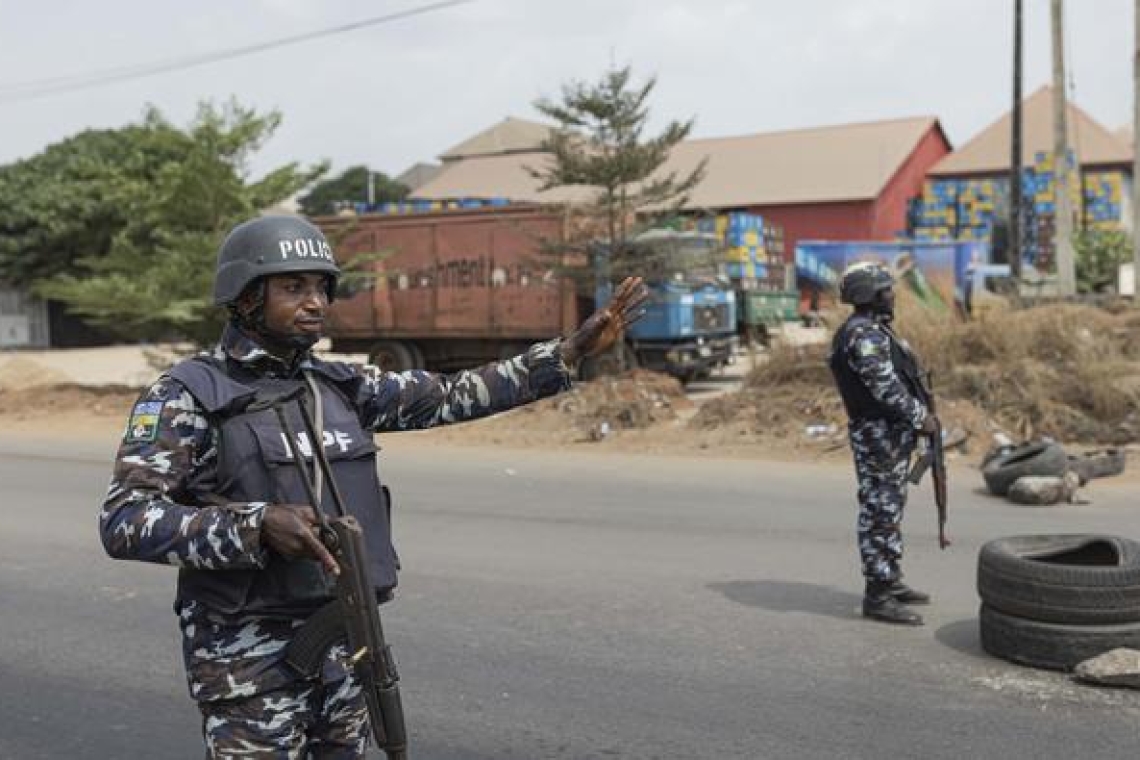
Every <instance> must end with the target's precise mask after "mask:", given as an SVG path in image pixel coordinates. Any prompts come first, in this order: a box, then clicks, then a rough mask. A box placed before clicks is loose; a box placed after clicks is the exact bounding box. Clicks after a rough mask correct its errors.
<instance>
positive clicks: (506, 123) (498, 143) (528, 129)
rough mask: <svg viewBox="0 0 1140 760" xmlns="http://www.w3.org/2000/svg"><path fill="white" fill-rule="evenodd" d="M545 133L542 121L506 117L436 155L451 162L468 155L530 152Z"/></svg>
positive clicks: (540, 141)
mask: <svg viewBox="0 0 1140 760" xmlns="http://www.w3.org/2000/svg"><path fill="white" fill-rule="evenodd" d="M549 134H550V127H549V126H548V125H546V124H540V123H538V122H537V121H527V120H526V119H516V118H515V117H513V116H508V117H507V118H505V119H503V120H502V121H500V122H499V123H498V124H495V125H494V126H492V127H488V128H487V129H485V130H483V131H482V132H480V133H479V134H477V135H475V136H474V137H469V138H467V139H466V140H464V141H463V142H461V143H459V144H458V145H456V146H454V147H452V148H449V149H448V150H446V151H444V153H443V154H441V155H440V158H441V159H443V160H444V161H453V160H456V159H459V158H470V157H471V156H489V155H495V154H500V153H520V152H527V151H534V150H538V147H539V146H540V145H542V142H543V140H545V139H546V136H547V135H549Z"/></svg>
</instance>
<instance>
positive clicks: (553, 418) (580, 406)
mask: <svg viewBox="0 0 1140 760" xmlns="http://www.w3.org/2000/svg"><path fill="white" fill-rule="evenodd" d="M693 409H694V405H693V402H692V401H690V400H689V399H688V398H686V396H685V391H684V389H683V388H682V386H681V384H680V383H679V382H678V381H677V380H676V379H674V378H672V377H669V376H668V375H663V374H659V373H657V372H649V371H646V370H634V371H633V372H629V373H626V374H624V375H622V376H619V377H611V378H601V379H598V380H593V381H590V382H578V383H575V384H574V387H573V389H571V390H570V391H569V392H568V393H564V394H561V395H558V396H554V397H552V398H547V399H543V400H541V401H536V402H535V403H533V404H528V405H527V406H524V407H521V408H519V409H516V410H514V411H512V412H509V413H507V414H503V415H498V416H495V417H491V418H488V419H486V420H481V421H479V422H475V423H472V424H468V425H458V426H455V427H447V428H439V429H437V430H433V431H431V433H430V435H432V436H437V437H439V438H441V439H446V440H454V441H471V440H475V439H479V438H481V437H486V438H487V439H488V440H489V441H490V442H492V443H497V442H510V443H512V444H527V443H531V442H533V443H535V444H540V443H542V442H557V443H576V442H583V441H600V440H603V439H606V438H609V437H610V436H612V435H613V434H614V433H616V432H617V431H653V430H656V429H658V428H659V427H660V426H662V425H667V424H670V423H677V422H678V421H679V420H680V419H682V418H684V417H687V416H689V415H690V414H691V413H692V411H693Z"/></svg>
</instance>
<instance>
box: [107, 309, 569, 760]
mask: <svg viewBox="0 0 1140 760" xmlns="http://www.w3.org/2000/svg"><path fill="white" fill-rule="evenodd" d="M558 345H559V343H558V341H556V340H555V341H549V342H546V343H538V344H535V345H534V346H532V347H531V348H530V349H529V350H528V351H527V352H526V353H525V354H523V355H521V356H518V357H515V358H513V359H509V360H506V361H501V362H497V363H492V364H488V365H485V366H483V367H480V368H478V369H474V370H470V371H465V372H460V373H457V374H454V375H446V376H445V375H437V374H432V373H428V372H423V371H409V372H403V373H399V374H396V373H390V372H382V371H380V370H379V369H377V368H376V367H372V366H361V367H356V368H354V369H355V371H356V372H357V373H358V374H359V375H360V378H361V382H360V384H359V386H358V388H359V391H358V393H357V395H356V398H353V399H350V401H351V403H352V405H353V406H354V408H355V409H356V410H357V414H358V415H359V418H360V422H361V424H362V425H363V427H364V429H365V430H369V431H376V432H385V431H398V430H416V429H423V428H429V427H433V426H436V425H443V424H449V423H455V422H462V421H466V420H473V419H477V418H480V417H485V416H487V415H490V414H494V413H496V412H500V411H504V410H506V409H510V408H513V407H516V406H519V405H521V404H525V403H528V402H530V401H533V400H535V399H538V398H542V397H544V396H550V395H553V394H555V393H558V392H560V391H563V390H566V389H568V388H569V386H570V376H569V372H568V370H567V368H566V366H565V365H564V364H563V362H562V359H561V354H560V351H559V348H558ZM210 354H211V356H212V357H213V358H214V359H215V360H217V361H219V362H228V363H230V364H233V365H235V366H241V367H243V368H244V369H245V370H251V371H254V372H256V373H257V374H258V375H259V376H267V377H279V378H290V377H298V376H299V373H300V372H301V371H302V370H304V369H309V368H312V367H314V366H318V365H320V364H323V363H322V362H321V360H319V359H317V358H315V357H313V356H312V355H311V354H308V353H305V354H303V355H302V356H301V357H300V358H299V359H298V360H297V361H296V362H294V364H293V365H292V366H286V364H285V363H284V362H282V361H281V360H279V359H277V358H275V357H273V356H271V355H270V354H268V353H267V352H266V351H265V350H263V349H262V348H261V347H260V346H259V345H258V344H257V343H256V342H255V341H253V340H251V339H250V338H248V337H247V336H245V335H244V334H243V333H242V332H241V331H239V330H237V329H236V328H235V327H234V326H232V325H230V326H227V328H226V330H225V332H224V333H223V335H222V339H221V341H220V342H219V344H218V345H217V346H216V347H215V348H214V349H213V351H212V352H210ZM326 366H327V365H326ZM218 444H219V441H218V435H217V429H216V426H215V423H214V421H213V420H212V419H211V418H210V417H209V416H208V415H207V413H206V412H205V410H204V409H203V407H202V406H201V404H200V403H199V401H198V400H197V399H195V397H194V396H192V395H191V394H190V393H189V392H188V391H187V390H186V388H185V387H184V386H183V385H182V384H181V383H179V382H178V381H176V380H174V379H172V378H170V377H168V376H165V375H164V376H163V377H160V378H159V379H158V381H157V382H155V383H154V385H152V386H151V387H150V388H149V389H148V390H147V391H145V392H144V393H143V395H142V396H141V397H140V398H139V401H138V403H137V404H136V405H135V408H134V411H133V413H132V415H131V419H130V422H129V424H128V426H127V431H126V434H125V437H124V439H123V443H122V445H121V447H120V449H119V452H118V455H117V457H116V462H115V469H114V475H113V478H112V481H111V485H110V488H109V489H108V492H107V498H106V501H105V502H104V504H103V508H102V510H101V512H100V515H99V529H100V534H101V537H102V540H103V545H104V547H105V548H106V550H107V552H108V554H110V555H111V556H113V557H116V558H121V559H134V560H142V561H147V562H156V563H162V564H168V565H175V566H178V567H180V568H196V569H208V570H250V569H259V568H263V567H264V566H265V564H266V561H267V555H268V552H269V550H268V549H267V547H264V546H262V544H261V537H260V530H261V522H262V517H263V515H264V511H265V507H266V502H248V503H228V504H225V505H223V506H211V505H201V504H197V503H194V501H195V500H194V499H192V498H190V497H189V495H188V494H189V493H190V491H191V485H192V484H193V483H194V482H196V481H197V480H198V479H200V478H202V477H203V476H204V475H208V474H209V473H210V472H211V469H212V468H213V467H214V466H215V465H216V462H217V460H218V456H219V453H218ZM175 612H176V613H177V615H178V619H179V624H180V626H181V629H182V641H183V659H184V661H185V665H186V674H187V680H188V683H189V688H190V694H191V696H192V697H193V698H194V699H195V700H196V701H197V702H198V704H199V707H200V709H201V711H202V715H203V731H204V734H205V737H206V743H207V748H208V754H209V756H210V757H290V758H292V757H304V756H305V753H306V751H313V752H318V751H319V752H320V753H321V754H320V756H321V757H361V756H362V754H363V748H364V744H365V742H366V733H367V732H366V731H365V730H364V727H365V726H366V722H367V712H366V709H365V706H364V701H363V696H362V694H361V691H360V688H359V685H358V684H357V683H356V682H355V680H354V679H353V678H352V677H351V675H350V673H349V671H348V669H347V668H346V665H345V663H344V651H343V648H341V647H334V648H333V649H332V650H330V652H329V653H328V655H327V657H326V661H325V663H324V666H323V668H322V672H321V673H320V676H319V677H318V678H316V679H314V680H311V681H306V680H303V679H300V678H299V677H298V676H297V675H295V674H294V673H293V671H292V670H291V669H290V668H289V667H288V666H287V665H285V663H284V662H283V661H282V657H283V649H284V647H285V645H286V644H287V643H288V642H289V640H290V639H291V637H292V632H293V630H294V629H296V628H297V627H299V626H300V625H301V624H302V623H303V622H304V619H303V618H292V619H289V618H286V619H277V618H257V617H254V618H253V619H250V616H249V615H240V614H239V615H226V614H221V613H219V612H218V611H217V610H215V609H211V608H210V607H209V606H208V605H207V604H206V603H204V601H203V600H200V599H192V598H191V599H181V598H180V599H179V600H178V601H177V602H176V603H175ZM270 747H272V748H273V749H270Z"/></svg>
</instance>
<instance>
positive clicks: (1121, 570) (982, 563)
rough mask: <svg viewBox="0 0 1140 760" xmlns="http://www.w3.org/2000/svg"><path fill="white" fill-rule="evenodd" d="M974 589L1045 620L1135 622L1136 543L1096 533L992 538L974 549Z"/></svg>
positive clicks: (1139, 554) (997, 605) (1139, 589)
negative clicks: (975, 567) (977, 550)
mask: <svg viewBox="0 0 1140 760" xmlns="http://www.w3.org/2000/svg"><path fill="white" fill-rule="evenodd" d="M978 595H979V596H980V597H981V598H982V601H983V602H984V603H985V604H987V605H989V606H990V607H991V608H993V609H995V610H998V611H1000V612H1004V613H1006V614H1009V615H1016V616H1018V617H1022V618H1026V619H1029V620H1037V621H1041V622H1046V623H1060V624H1068V625H1111V624H1118V623H1140V543H1138V542H1136V541H1133V540H1131V539H1127V538H1119V537H1116V536H1107V535H1098V534H1071V535H1040V536H1010V537H1007V538H997V539H994V540H992V541H989V542H987V543H986V544H984V545H983V546H982V549H981V551H980V552H978Z"/></svg>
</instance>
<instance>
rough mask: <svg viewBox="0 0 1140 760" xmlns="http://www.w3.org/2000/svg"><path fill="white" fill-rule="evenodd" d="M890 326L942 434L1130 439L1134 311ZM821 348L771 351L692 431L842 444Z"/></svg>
mask: <svg viewBox="0 0 1140 760" xmlns="http://www.w3.org/2000/svg"><path fill="white" fill-rule="evenodd" d="M898 323H899V324H898V331H899V333H900V334H901V335H902V336H903V337H904V338H906V339H907V340H908V341H909V342H910V343H911V345H912V346H913V347H914V348H915V350H916V351H917V352H918V354H919V356H920V357H922V358H923V360H924V361H925V362H926V364H927V366H928V367H929V368H930V369H931V370H933V372H934V379H935V386H936V388H935V390H936V393H937V395H938V400H939V402H940V404H941V409H940V412H941V416H942V418H943V424H944V426H945V427H946V429H947V430H951V429H953V428H954V427H960V428H962V429H963V430H964V431H966V432H968V433H969V434H970V435H971V437H973V438H974V439H975V440H979V437H981V438H980V439H981V440H985V441H988V439H989V436H990V434H992V433H994V432H997V431H1003V432H1005V433H1007V434H1008V435H1010V436H1011V437H1014V438H1017V439H1026V438H1032V437H1036V436H1042V435H1044V436H1050V437H1052V438H1055V439H1057V440H1060V441H1064V442H1067V443H1075V444H1113V445H1123V444H1129V443H1135V442H1137V441H1140V341H1137V340H1136V337H1137V336H1138V335H1140V315H1138V314H1136V313H1134V312H1127V313H1122V314H1110V313H1108V312H1106V311H1103V310H1100V309H1097V308H1093V307H1086V306H1072V305H1051V306H1048V307H1039V308H1035V309H1025V310H1021V311H1013V312H1008V313H1004V314H1001V315H1000V317H995V318H994V319H992V320H990V321H979V322H969V323H964V324H963V323H958V322H950V321H947V320H946V319H945V318H940V317H938V316H936V315H932V314H930V313H928V312H925V311H923V310H921V309H919V308H917V307H914V306H913V305H908V304H907V303H905V302H904V303H903V304H901V305H900V317H899V320H898ZM828 350H829V346H808V347H799V348H794V347H776V348H775V349H774V350H773V351H772V352H771V354H770V357H769V361H768V362H767V363H766V364H764V365H762V366H760V367H759V368H757V369H756V370H754V371H753V372H752V373H750V374H749V375H748V377H746V378H745V381H744V383H743V384H742V386H741V389H740V391H739V392H737V393H733V394H729V395H727V396H725V397H722V398H719V399H716V400H713V401H710V402H707V403H706V404H704V405H703V406H702V407H701V409H700V410H699V411H698V412H697V414H696V415H695V416H694V417H693V419H692V420H691V421H690V423H689V425H690V427H691V428H693V429H695V430H703V431H708V430H714V429H718V428H724V429H729V428H731V429H733V430H734V431H735V435H736V436H740V435H744V436H747V437H752V438H757V439H780V438H785V439H787V440H788V441H789V442H790V443H791V445H792V446H793V448H795V447H799V446H804V445H809V446H812V447H819V446H824V447H826V446H828V445H829V444H836V445H844V444H843V443H842V440H841V439H842V438H843V437H844V433H843V426H844V425H845V423H846V416H845V414H844V412H843V407H842V405H841V403H840V401H839V398H838V395H837V394H836V392H835V389H834V384H833V381H832V378H831V374H830V372H829V371H828V369H827V366H826V363H825V362H826V356H827V352H828Z"/></svg>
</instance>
